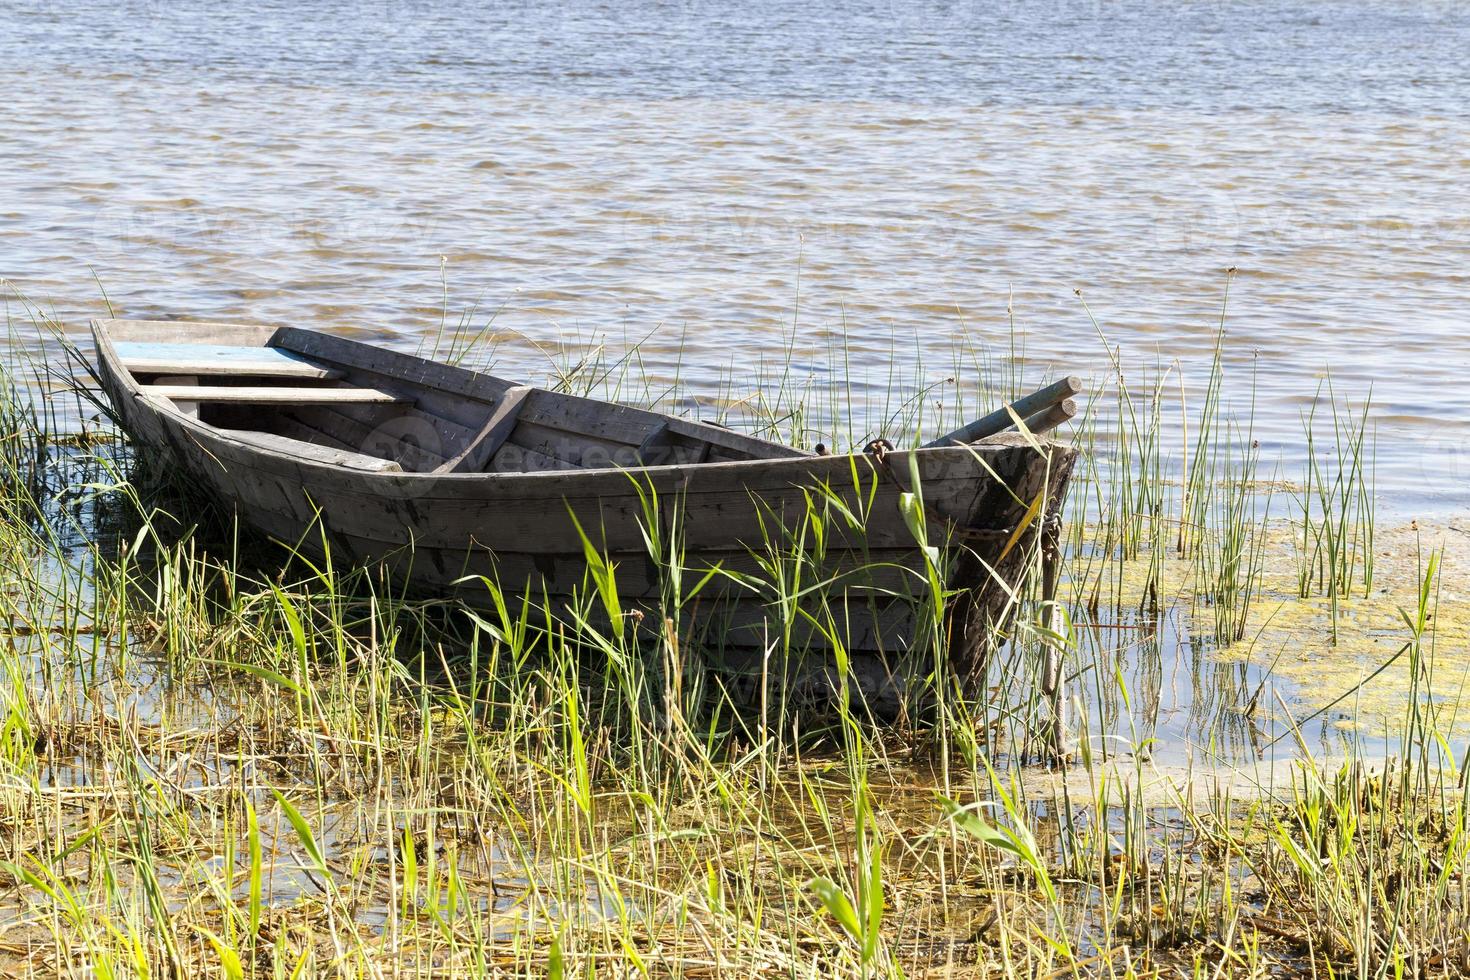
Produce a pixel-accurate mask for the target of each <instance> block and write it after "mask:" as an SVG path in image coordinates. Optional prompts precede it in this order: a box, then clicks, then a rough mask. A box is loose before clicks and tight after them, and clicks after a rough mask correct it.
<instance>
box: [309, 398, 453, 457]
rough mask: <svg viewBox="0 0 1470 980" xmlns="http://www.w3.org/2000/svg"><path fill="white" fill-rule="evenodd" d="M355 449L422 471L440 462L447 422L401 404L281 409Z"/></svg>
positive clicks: (314, 406)
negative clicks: (423, 415)
mask: <svg viewBox="0 0 1470 980" xmlns="http://www.w3.org/2000/svg"><path fill="white" fill-rule="evenodd" d="M285 414H286V416H287V417H288V418H291V419H293V420H295V421H297V422H299V423H301V424H302V425H304V426H306V427H308V428H311V429H315V430H317V431H319V432H321V433H322V434H323V435H326V436H329V437H331V438H332V439H333V440H336V441H337V442H340V443H341V444H342V445H343V446H346V447H347V448H349V449H352V450H353V451H355V452H360V453H365V454H366V455H369V456H378V457H381V458H383V459H395V460H397V461H398V463H399V464H400V465H401V466H402V467H403V468H404V469H405V470H408V471H411V472H415V473H426V472H429V471H431V470H435V469H438V468H439V467H440V466H442V465H443V463H444V460H445V458H446V457H445V456H444V455H443V454H442V452H441V450H442V449H443V447H444V445H445V443H446V442H453V441H454V437H453V436H448V435H446V434H445V433H444V432H443V431H442V430H444V429H446V428H447V427H448V426H449V425H450V423H447V422H444V421H443V420H440V419H433V420H430V419H426V418H424V417H422V416H420V415H419V414H418V413H417V412H415V411H414V410H413V409H409V408H405V407H404V406H402V405H336V406H333V405H308V406H303V407H301V408H299V409H291V410H290V411H289V412H287V413H285Z"/></svg>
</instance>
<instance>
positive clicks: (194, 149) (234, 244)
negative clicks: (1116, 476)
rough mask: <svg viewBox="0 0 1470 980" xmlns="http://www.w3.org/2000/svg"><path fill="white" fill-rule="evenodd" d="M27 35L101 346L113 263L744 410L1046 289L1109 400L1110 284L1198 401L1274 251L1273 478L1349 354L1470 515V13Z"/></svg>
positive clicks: (989, 9) (1038, 340) (347, 16)
mask: <svg viewBox="0 0 1470 980" xmlns="http://www.w3.org/2000/svg"><path fill="white" fill-rule="evenodd" d="M0 21H3V30H0V91H3V92H4V93H5V97H4V117H3V125H0V158H3V161H4V165H3V167H0V276H5V277H8V278H11V279H13V280H14V282H15V283H16V285H17V286H18V287H19V288H20V289H21V290H23V291H24V293H25V294H26V295H27V296H29V297H30V298H31V299H32V300H34V301H35V302H37V303H39V304H41V305H43V306H45V307H46V308H48V309H54V311H55V312H56V313H57V314H58V315H60V316H62V317H63V318H64V319H66V320H67V321H68V322H69V323H72V324H73V325H75V326H78V327H79V326H80V324H81V322H82V321H83V319H84V318H85V317H86V316H87V315H91V314H95V313H97V312H98V311H100V310H102V309H103V302H102V298H101V293H100V290H99V288H98V285H97V283H96V282H94V280H93V272H94V271H95V273H96V276H97V278H98V279H100V281H101V284H102V285H103V286H104V287H105V288H106V290H107V294H108V296H109V297H110V299H111V300H112V302H113V303H114V304H116V306H117V307H118V308H119V309H121V310H123V311H125V312H126V313H127V314H129V315H136V316H193V317H207V318H220V319H235V320H253V321H287V322H293V323H298V324H310V325H314V326H322V327H328V328H332V329H359V330H362V331H363V332H365V333H366V334H368V335H371V336H374V337H378V338H381V339H383V340H384V341H385V342H389V343H395V344H400V345H403V346H406V347H414V346H417V344H418V343H419V342H420V341H421V340H422V338H423V337H425V336H426V335H428V334H430V333H431V332H433V331H435V330H437V329H438V327H439V324H440V320H441V316H442V313H443V310H444V309H445V307H446V305H447V307H448V309H449V310H450V311H451V316H450V319H451V321H453V320H455V319H456V318H457V314H458V311H461V310H464V309H466V308H469V307H472V306H477V307H478V309H479V311H480V313H479V315H478V317H477V318H476V322H480V321H483V320H484V319H486V318H487V317H488V316H489V315H490V314H491V313H492V312H495V311H498V312H495V316H496V319H495V324H496V327H497V328H498V329H499V330H500V331H503V334H502V337H503V342H502V345H501V348H500V351H499V358H500V369H501V371H502V372H503V373H509V374H517V373H519V374H526V375H533V376H539V375H540V374H541V373H542V372H543V371H544V369H545V366H546V361H545V358H544V357H543V355H542V354H541V353H540V352H539V351H538V348H537V346H536V345H537V344H542V345H545V344H553V343H556V342H558V341H565V340H567V339H568V338H574V337H581V338H585V337H587V336H589V335H591V334H595V333H606V334H608V335H610V336H611V337H612V338H613V339H614V340H615V341H617V340H621V339H623V338H627V339H629V340H634V339H639V338H642V337H644V336H645V335H651V336H650V337H649V340H648V342H647V344H646V350H647V352H648V354H649V357H650V361H649V363H650V365H651V367H652V368H653V369H654V370H655V371H656V372H661V373H664V374H672V373H673V372H674V371H675V363H676V361H677V363H678V368H677V370H678V371H679V372H680V373H681V374H682V376H683V377H684V379H685V380H686V381H687V382H688V383H689V385H690V386H691V387H692V388H693V389H694V390H696V391H699V390H701V389H706V390H710V391H712V390H713V389H714V387H715V386H716V383H717V380H718V378H719V377H720V376H721V375H723V374H726V373H729V372H730V371H732V369H734V370H736V371H737V372H742V373H743V372H746V371H747V370H748V369H749V367H750V366H751V365H752V364H753V363H755V362H756V361H758V360H760V359H762V358H767V359H772V358H777V359H778V358H779V356H780V355H779V347H780V342H781V337H782V336H783V333H784V332H785V331H787V330H790V329H791V327H792V325H793V323H795V324H796V325H797V331H796V333H797V341H796V350H797V359H798V365H799V366H800V365H802V364H804V363H806V362H807V361H808V360H813V359H816V356H817V354H818V353H820V352H821V351H823V350H824V349H825V348H826V347H827V345H828V344H829V343H830V336H831V333H830V332H831V331H845V332H846V334H847V335H848V336H849V338H850V342H851V345H852V347H853V350H854V361H853V364H852V365H851V367H852V370H853V373H855V374H856V375H858V377H859V380H860V381H861V380H863V379H867V380H868V381H870V382H871V384H870V388H871V389H872V390H874V391H876V389H878V388H881V387H882V386H883V385H882V382H883V380H884V377H885V373H886V367H885V365H886V362H887V361H888V360H889V359H890V358H891V357H892V355H893V350H894V343H895V341H894V338H895V336H896V337H898V338H899V341H898V345H899V349H900V350H903V351H904V352H905V355H907V354H908V353H909V352H912V354H913V356H920V355H927V357H928V358H929V360H930V361H931V362H938V369H939V370H941V371H942V370H943V369H944V362H945V361H946V359H947V357H948V353H949V351H950V350H951V348H952V345H953V343H954V341H955V340H956V339H957V338H961V337H964V338H972V339H973V338H979V339H981V340H985V341H988V342H989V343H991V344H994V345H997V346H998V347H1004V346H1005V344H1006V343H1007V338H1008V328H1007V302H1008V296H1011V295H1012V294H1013V306H1014V310H1015V314H1016V318H1017V321H1018V323H1019V324H1020V325H1021V326H1022V327H1024V328H1026V329H1027V330H1028V335H1029V340H1028V345H1029V347H1028V353H1029V354H1030V356H1031V358H1032V359H1033V361H1034V362H1036V365H1037V367H1038V368H1042V367H1051V368H1054V369H1059V370H1068V371H1074V372H1077V373H1083V374H1092V375H1095V376H1101V375H1105V374H1106V359H1105V357H1104V353H1103V348H1102V344H1101V343H1100V342H1099V341H1098V339H1097V336H1096V334H1095V332H1094V328H1093V326H1092V324H1091V323H1090V322H1089V320H1088V317H1087V315H1086V313H1085V312H1084V310H1083V309H1082V307H1081V304H1080V303H1079V301H1078V299H1077V297H1076V296H1075V295H1074V292H1073V290H1074V289H1078V288H1080V289H1082V290H1083V291H1084V295H1085V296H1086V298H1087V300H1088V302H1089V304H1090V305H1091V307H1092V309H1093V311H1094V312H1096V313H1097V314H1098V317H1099V319H1100V320H1102V321H1103V325H1104V329H1105V331H1106V333H1107V336H1108V337H1109V339H1110V340H1111V341H1112V342H1113V343H1116V344H1120V345H1122V347H1123V348H1124V351H1125V354H1128V355H1133V356H1134V357H1135V358H1137V359H1139V360H1152V359H1153V357H1154V356H1155V355H1157V356H1158V357H1159V358H1160V359H1161V360H1162V361H1163V362H1165V363H1169V362H1171V361H1173V360H1174V359H1176V358H1177V359H1179V360H1180V361H1181V362H1182V364H1183V369H1184V373H1185V376H1186V377H1187V378H1189V379H1202V378H1203V376H1204V374H1205V371H1206V368H1207V361H1208V352H1209V349H1210V345H1211V340H1212V335H1213V330H1214V324H1215V321H1216V319H1217V316H1218V312H1219V307H1220V303H1221V297H1222V291H1223V287H1224V284H1225V277H1224V272H1223V270H1224V269H1226V268H1227V267H1231V266H1234V267H1237V268H1238V269H1239V270H1240V271H1239V275H1238V276H1237V278H1236V280H1235V282H1234V284H1233V286H1232V288H1231V298H1230V312H1229V318H1228V322H1229V326H1230V331H1231V338H1232V339H1231V342H1230V359H1231V361H1232V364H1233V365H1234V367H1235V368H1236V369H1237V371H1236V377H1237V380H1239V381H1243V380H1244V379H1245V377H1246V376H1247V371H1246V369H1249V368H1250V367H1251V365H1254V367H1255V369H1256V370H1257V371H1258V372H1259V404H1258V406H1257V413H1258V414H1257V432H1258V434H1259V435H1260V437H1261V438H1262V440H1263V442H1264V443H1265V446H1266V455H1265V462H1266V465H1267V466H1269V465H1271V463H1272V461H1273V459H1274V458H1275V456H1276V455H1277V454H1281V455H1286V456H1289V455H1290V454H1291V449H1290V447H1292V446H1293V445H1295V444H1296V443H1298V442H1299V441H1300V424H1299V421H1298V414H1299V411H1300V410H1301V408H1302V407H1303V405H1304V404H1305V403H1306V401H1307V400H1308V398H1309V397H1310V394H1311V392H1312V391H1313V389H1314V388H1315V386H1316V384H1317V381H1318V379H1319V378H1320V377H1321V376H1322V375H1323V372H1324V371H1325V370H1326V369H1327V368H1329V367H1330V368H1331V370H1332V372H1333V376H1334V378H1335V380H1336V382H1337V383H1338V385H1339V390H1340V391H1347V392H1351V393H1353V394H1354V396H1355V397H1361V396H1363V395H1364V394H1365V393H1366V392H1367V390H1368V387H1369V385H1370V384H1371V386H1372V394H1373V398H1374V401H1375V403H1376V405H1377V407H1378V417H1379V425H1380V429H1379V432H1380V439H1379V444H1378V464H1379V489H1380V494H1381V496H1382V497H1383V498H1384V500H1385V502H1386V503H1387V504H1388V505H1390V506H1392V507H1394V508H1395V509H1396V510H1398V511H1399V512H1400V513H1401V514H1403V515H1404V516H1424V515H1425V514H1427V513H1431V512H1440V513H1443V512H1446V511H1452V510H1455V509H1457V508H1463V507H1464V506H1465V505H1466V504H1467V503H1470V480H1467V479H1466V477H1467V476H1470V394H1467V391H1466V389H1465V388H1464V386H1463V385H1462V384H1461V383H1460V382H1461V380H1462V375H1463V372H1464V369H1465V368H1466V366H1467V365H1470V338H1467V331H1466V330H1465V328H1464V321H1465V302H1466V300H1465V295H1466V290H1465V285H1466V282H1467V275H1470V274H1467V272H1466V269H1467V268H1470V261H1467V260H1470V198H1467V197H1466V195H1465V194H1464V184H1465V180H1466V177H1467V176H1470V118H1467V113H1466V108H1465V107H1466V106H1467V105H1470V75H1467V73H1465V72H1464V71H1463V70H1462V62H1463V59H1462V53H1463V51H1464V50H1466V49H1467V47H1470V9H1467V8H1465V7H1464V6H1462V5H1458V4H1451V3H1434V2H1392V3H1358V2H1352V3H1348V2H1306V0H1299V2H1280V3H1258V2H1248V0H1234V2H1226V3H1218V4H1198V5H1179V4H1165V3H1152V2H1146V0H1116V2H1115V0H1069V2H1064V3H1062V4H1059V5H1046V6H1045V7H1044V8H1043V7H1039V6H1036V5H1030V4H1022V3H1016V2H1010V0H999V2H996V3H982V2H979V0H958V2H954V3H948V2H924V0H920V2H917V3H909V2H902V3H899V2H886V0H866V2H859V3H855V4H849V5H843V6H842V7H841V8H838V7H834V6H831V5H826V4H817V3H810V4H787V3H776V2H772V0H757V2H753V3H746V4H735V5H726V4H715V3H708V2H705V0H681V2H670V3H630V4H598V3H589V2H572V3H567V4H553V5H542V4H530V3H511V4H502V5H495V6H487V7H484V8H479V9H477V8H474V7H466V6H465V5H461V4H448V3H439V2H432V0H355V2H354V0H337V2H324V3H320V4H313V5H312V7H311V13H310V16H305V15H303V14H302V12H301V8H300V7H299V5H297V4H292V3H286V2H283V0H267V2H259V3H251V4H238V5H228V4H204V5H198V4H172V3H166V2H163V0H134V2H131V3H124V4H102V3H98V2H93V0H73V2H62V3H39V2H31V0H18V2H11V3H7V4H6V5H5V9H4V12H3V13H0ZM441 256H443V257H444V258H445V260H446V261H447V268H446V270H445V273H444V278H445V281H447V284H448V288H447V295H446V294H445V293H444V292H443V291H441V285H440V275H441V270H440V257H441ZM910 338H914V339H913V340H911V339H910ZM681 350H682V355H680V354H679V353H678V352H679V351H681ZM1256 355H1259V356H1258V357H1257V356H1256ZM864 390H865V389H862V388H861V387H860V389H859V392H858V393H859V395H861V394H862V393H863V391H864Z"/></svg>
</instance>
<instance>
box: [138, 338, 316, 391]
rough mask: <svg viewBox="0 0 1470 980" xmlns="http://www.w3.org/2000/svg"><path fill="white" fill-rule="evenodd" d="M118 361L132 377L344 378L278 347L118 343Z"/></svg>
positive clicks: (139, 342)
mask: <svg viewBox="0 0 1470 980" xmlns="http://www.w3.org/2000/svg"><path fill="white" fill-rule="evenodd" d="M113 346H114V347H115V348H116V349H117V354H118V358H119V359H120V360H121V361H122V362H123V366H124V367H126V368H127V369H128V370H129V371H131V372H132V373H133V374H155V375H184V376H219V375H225V376H228V375H239V376H242V377H262V378H303V379H304V378H315V379H319V380H324V381H331V380H335V379H337V378H340V377H342V375H343V372H342V371H340V370H338V369H336V368H329V367H324V366H323V365H321V364H318V363H316V362H315V361H311V360H308V359H307V358H304V357H302V356H301V355H300V354H293V353H291V352H290V351H284V350H281V349H279V348H276V347H231V346H226V345H223V344H151V343H145V342H141V341H118V342H117V343H115V344H114V345H113Z"/></svg>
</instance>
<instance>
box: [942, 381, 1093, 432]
mask: <svg viewBox="0 0 1470 980" xmlns="http://www.w3.org/2000/svg"><path fill="white" fill-rule="evenodd" d="M1081 390H1082V379H1081V378H1078V377H1066V378H1063V379H1062V380H1060V381H1057V382H1054V383H1052V384H1049V385H1047V386H1046V387H1045V388H1042V389H1041V390H1039V391H1033V392H1032V393H1031V394H1029V395H1026V396H1025V397H1022V398H1017V399H1016V400H1015V401H1013V402H1011V404H1010V411H1007V410H1006V409H1004V408H1000V409H996V410H995V411H993V412H991V413H990V414H989V415H987V416H985V417H984V418H982V419H976V420H975V421H974V422H971V423H970V424H969V425H966V426H961V427H960V428H958V429H955V430H954V431H953V432H951V433H949V434H948V435H945V436H940V437H939V438H938V439H935V440H934V441H933V442H929V443H925V444H924V448H925V449H933V448H934V447H936V446H957V445H964V444H965V443H969V442H975V441H977V440H980V439H984V438H985V437H986V436H993V435H996V434H997V433H1000V432H1004V431H1005V430H1006V429H1009V428H1011V427H1012V426H1014V425H1015V424H1016V421H1015V418H1013V417H1012V416H1011V412H1015V413H1016V416H1017V417H1020V418H1023V419H1025V420H1026V428H1028V429H1030V430H1031V431H1032V432H1036V433H1041V432H1045V431H1047V430H1048V429H1054V428H1056V427H1057V426H1059V425H1061V424H1062V423H1063V422H1065V421H1067V419H1069V418H1071V417H1072V416H1073V415H1076V414H1077V404H1076V403H1075V402H1072V404H1071V407H1070V409H1066V408H1063V406H1064V405H1065V403H1066V402H1068V401H1070V400H1071V397H1072V396H1073V395H1075V394H1077V393H1078V392H1080V391H1081ZM1052 409H1059V411H1057V412H1053V411H1052ZM1063 412H1065V414H1063ZM1058 416H1059V417H1058ZM1033 419H1034V420H1035V424H1033V422H1032V420H1033Z"/></svg>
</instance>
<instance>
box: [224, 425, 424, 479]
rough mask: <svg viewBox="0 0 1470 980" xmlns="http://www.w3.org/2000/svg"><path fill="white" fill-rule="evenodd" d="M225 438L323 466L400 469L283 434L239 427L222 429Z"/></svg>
mask: <svg viewBox="0 0 1470 980" xmlns="http://www.w3.org/2000/svg"><path fill="white" fill-rule="evenodd" d="M224 436H225V438H227V439H233V440H234V441H235V442H243V443H245V444H246V445H249V446H258V447H259V448H261V449H265V450H268V451H270V452H273V453H280V454H281V455H283V456H291V457H294V458H297V459H302V460H306V461H308V462H312V463H321V464H323V465H326V466H351V467H353V468H354V469H359V470H367V471H369V472H372V473H398V472H401V471H402V467H400V466H399V465H398V464H397V463H395V462H393V461H392V460H391V459H378V458H377V457H375V456H364V455H363V454H361V453H354V452H349V451H348V450H345V449H337V448H333V447H331V446H322V445H318V444H316V443H312V442H303V441H302V440H299V439H292V438H289V437H287V436H278V435H272V434H271V433H269V432H242V431H239V430H228V429H227V430H224Z"/></svg>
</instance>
